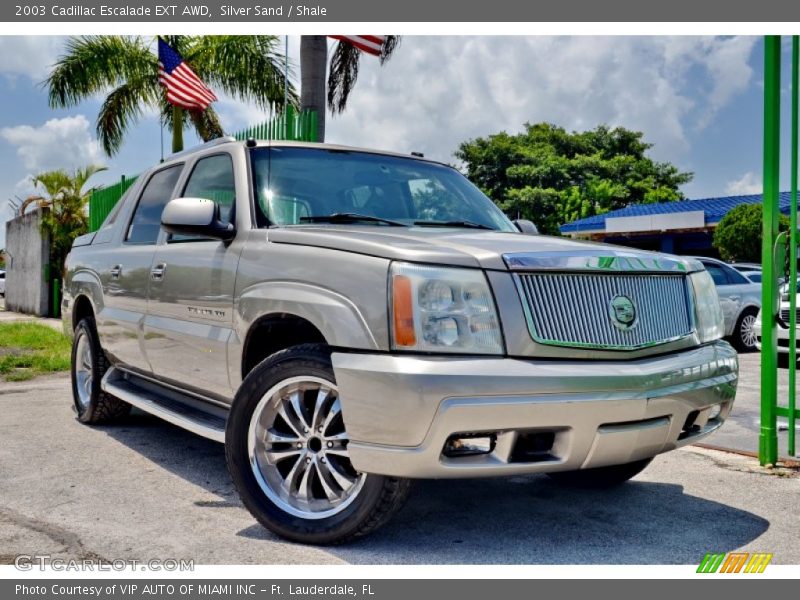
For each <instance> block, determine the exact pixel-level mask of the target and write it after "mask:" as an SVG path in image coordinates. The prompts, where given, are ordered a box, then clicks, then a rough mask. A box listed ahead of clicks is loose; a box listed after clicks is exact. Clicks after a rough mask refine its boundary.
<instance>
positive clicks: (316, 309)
mask: <svg viewBox="0 0 800 600" xmlns="http://www.w3.org/2000/svg"><path fill="white" fill-rule="evenodd" d="M99 29H100V28H99V27H98V31H99ZM166 29H167V30H168V28H166ZM388 29H391V28H388ZM147 30H148V31H149V29H147ZM215 33H219V32H215ZM798 50H799V44H798V39H797V38H796V37H792V36H784V37H782V38H781V37H776V36H767V37H763V36H760V35H743V36H699V35H697V36H675V37H671V36H651V35H642V36H624V35H615V36H568V35H559V36H541V35H539V36H533V35H525V36H516V35H515V36H500V35H485V36H475V35H471V36H466V35H460V36H433V35H414V34H404V35H288V36H284V35H272V34H263V35H230V34H224V35H218V34H215V35H210V34H209V35H203V34H202V33H193V34H191V35H188V34H182V35H161V36H157V35H144V34H143V35H132V34H131V32H130V31H128V32H127V33H126V34H125V35H88V34H75V35H63V36H55V35H42V36H29V35H25V36H12V35H5V36H0V54H2V56H3V57H4V60H3V61H0V96H1V97H2V98H3V101H2V103H3V107H4V110H3V111H0V184H1V186H2V189H3V191H4V193H5V196H4V197H3V199H2V200H3V202H2V203H1V205H0V214H1V215H2V221H3V222H4V227H2V228H0V236H2V237H0V248H3V250H2V254H0V257H1V258H0V260H2V263H0V269H2V270H0V294H2V298H0V302H1V303H2V304H0V306H2V310H0V403H2V407H3V418H2V419H0V439H2V440H3V442H2V445H1V446H0V473H2V474H3V475H2V483H0V564H4V565H6V566H5V567H0V569H3V571H2V574H3V576H4V577H5V576H7V577H9V578H14V577H21V576H26V577H28V578H30V577H33V576H35V575H36V574H42V573H51V574H52V573H53V572H66V571H68V570H69V569H70V568H71V567H73V570H75V571H76V572H80V573H82V574H83V575H84V576H88V577H91V576H92V573H91V572H90V571H87V570H86V569H88V568H95V567H96V571H99V570H103V569H104V570H106V571H110V572H112V573H114V574H117V575H119V576H122V575H123V574H125V573H127V574H128V575H130V574H131V573H136V572H140V573H144V574H145V575H149V574H152V573H154V572H156V571H158V572H159V573H161V574H162V576H163V575H164V574H165V573H166V574H168V575H169V576H172V575H175V576H176V577H178V576H181V574H182V573H183V574H185V573H187V572H193V571H194V570H195V569H198V570H199V569H201V568H202V567H203V566H206V565H277V564H281V565H300V564H314V565H343V564H347V565H376V564H379V565H485V566H492V565H494V566H498V565H525V566H530V567H531V568H534V567H535V566H536V565H574V564H581V565H604V566H605V567H607V568H613V566H614V565H624V566H629V567H630V568H631V569H633V568H638V567H633V566H632V565H650V566H652V565H673V566H676V567H675V570H674V571H670V572H671V573H674V575H675V576H676V577H690V578H698V577H699V578H705V579H709V578H712V579H713V578H714V577H717V578H718V579H720V580H723V579H725V578H724V577H719V576H720V575H721V574H730V575H731V577H733V576H736V577H738V578H751V579H752V578H758V577H759V575H761V577H762V578H764V579H766V578H767V577H769V575H770V573H771V572H772V573H775V571H776V570H777V571H778V572H781V569H784V568H789V567H785V566H787V565H796V564H798V562H800V550H799V549H798V546H797V544H796V540H797V539H799V538H800V521H798V519H797V512H798V510H797V509H798V508H800V500H798V498H800V496H799V495H798V472H797V467H798V463H797V462H796V459H795V454H796V447H795V432H796V417H797V414H798V413H797V409H796V400H795V399H796V387H797V378H796V363H797V355H796V331H797V294H798V291H799V290H800V288H798V283H797V281H798V278H797V210H796V206H797V194H796V188H797V177H796V173H797V152H796V148H797V112H798V111H797V92H798V85H797V72H798V55H799V54H800V52H799V51H798ZM79 564H80V565H82V566H78V565H79ZM87 565H88V567H87ZM140 569H141V571H140ZM96 571H95V572H96ZM530 572H531V573H533V571H530ZM542 572H543V571H542ZM784 572H785V571H784ZM790 572H791V571H790ZM328 573H331V572H330V571H329V572H328ZM344 573H345V575H347V572H344ZM519 573H522V572H519ZM519 573H518V574H519ZM642 573H645V574H647V573H651V572H650V571H646V570H645V571H642ZM622 574H623V572H622V571H620V575H622ZM795 574H796V572H795ZM294 575H298V573H295V574H294ZM255 576H259V575H255ZM262 576H263V575H262ZM299 576H301V577H308V576H309V575H308V574H306V575H299ZM340 576H341V575H340ZM408 576H409V577H415V575H413V574H411V573H409V574H408ZM262 587H264V589H265V590H266V591H264V593H265V594H266V593H269V594H271V595H279V594H280V593H281V592H275V591H274V590H272V588H269V587H268V586H266V585H264V586H262ZM259 589H260V588H259ZM270 590H272V591H270ZM23 592H24V590H23ZM23 592H20V591H19V590H18V591H17V593H18V594H20V593H23ZM352 592H353V593H352V594H351V595H369V594H368V593H367V592H364V591H363V589H362V587H361V586H360V585H359V586H356V587H355V588H353V590H352ZM47 593H50V592H47ZM104 593H106V594H110V593H111V592H109V591H108V590H106V592H104ZM115 593H116V592H115ZM336 593H339V592H336Z"/></svg>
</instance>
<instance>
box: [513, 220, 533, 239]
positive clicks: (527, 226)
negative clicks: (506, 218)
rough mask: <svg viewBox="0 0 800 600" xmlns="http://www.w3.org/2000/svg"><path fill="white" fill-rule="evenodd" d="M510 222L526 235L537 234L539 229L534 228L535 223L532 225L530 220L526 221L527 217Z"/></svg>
mask: <svg viewBox="0 0 800 600" xmlns="http://www.w3.org/2000/svg"><path fill="white" fill-rule="evenodd" d="M512 223H514V227H516V228H517V229H519V230H520V232H521V233H524V234H526V235H539V230H538V229H537V228H536V225H534V224H533V222H532V221H528V219H514V220H513V221H512Z"/></svg>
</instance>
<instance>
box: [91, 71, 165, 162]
mask: <svg viewBox="0 0 800 600" xmlns="http://www.w3.org/2000/svg"><path fill="white" fill-rule="evenodd" d="M158 89H159V88H158V77H157V76H156V74H155V72H154V73H153V74H152V75H151V76H149V77H144V78H141V77H139V78H136V79H129V80H128V81H126V82H125V83H122V84H120V85H119V87H117V88H116V89H115V90H113V91H112V92H111V93H110V94H109V95H108V96H107V97H106V99H105V101H104V102H103V105H102V106H101V107H100V113H99V114H98V115H97V126H96V130H97V137H98V139H99V140H100V144H101V145H102V146H103V151H104V152H105V153H106V154H107V155H108V156H113V155H114V154H116V153H117V151H118V150H119V148H120V146H122V142H123V140H124V138H125V133H126V132H127V131H128V128H129V127H130V126H131V125H132V124H134V123H136V121H138V120H139V119H140V118H141V116H142V113H143V111H144V108H145V107H146V106H148V105H150V106H152V105H157V104H158V96H157V94H158Z"/></svg>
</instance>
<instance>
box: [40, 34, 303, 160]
mask: <svg viewBox="0 0 800 600" xmlns="http://www.w3.org/2000/svg"><path fill="white" fill-rule="evenodd" d="M164 39H165V41H166V42H167V43H168V44H169V45H170V46H172V47H173V48H174V49H175V50H177V51H178V52H179V53H180V54H181V56H183V58H184V60H185V61H186V62H187V64H189V65H190V66H191V68H192V70H193V71H194V72H195V73H197V75H198V77H200V79H202V80H203V81H204V82H205V83H206V85H208V86H209V87H210V88H211V89H212V90H214V91H216V92H220V91H222V92H224V93H226V94H228V95H230V96H233V97H235V98H238V99H239V100H242V101H243V102H250V103H253V104H255V105H256V106H258V107H260V108H262V109H264V110H267V109H270V108H273V107H282V106H283V104H284V88H285V84H286V82H285V80H284V72H283V63H284V57H283V55H282V54H281V53H280V52H279V50H278V48H279V43H278V41H279V40H278V38H277V37H276V36H272V35H255V36H250V35H246V36H245V35H242V36H239V35H216V36H168V37H165V38H164ZM44 85H45V86H47V88H48V92H49V97H50V106H51V107H53V108H64V107H69V106H75V105H76V104H78V103H80V102H81V101H83V100H85V99H87V98H90V97H92V96H95V95H97V94H106V93H107V94H108V95H107V96H106V98H105V100H104V102H103V105H102V107H101V108H100V113H99V114H98V115H97V136H98V138H99V139H100V143H101V144H102V146H103V150H105V152H106V154H107V155H108V156H112V155H113V154H115V153H116V152H117V151H118V150H119V148H120V146H121V145H122V142H123V139H124V137H125V134H126V133H127V131H128V130H129V129H130V127H131V126H132V125H133V124H135V123H136V122H137V121H138V120H139V119H140V118H141V117H142V115H143V114H144V111H145V110H146V109H148V108H151V109H156V110H158V111H159V113H160V114H161V118H162V120H163V123H164V126H165V127H167V129H168V130H170V131H172V151H173V152H178V151H180V150H182V149H183V129H184V127H186V126H192V127H194V129H195V130H196V131H197V134H198V136H199V137H200V138H201V139H203V140H204V141H208V140H210V139H213V138H216V137H220V136H221V135H223V131H222V126H221V125H220V122H219V117H218V115H217V113H216V111H215V110H214V109H213V108H212V107H209V108H208V109H207V110H205V111H187V110H184V109H182V108H180V107H177V106H172V105H171V104H169V103H168V102H167V100H166V96H165V94H164V89H163V87H162V86H161V85H160V84H159V82H158V56H156V54H155V53H154V52H153V51H152V50H151V40H149V39H146V38H143V37H141V36H134V37H127V36H80V37H73V38H71V39H70V40H69V41H68V42H67V51H66V54H64V55H63V56H61V57H60V58H59V59H58V61H57V62H56V64H55V65H54V67H53V71H52V72H51V73H50V77H48V78H47V79H46V80H45V82H44ZM288 89H289V93H288V101H289V102H290V103H293V104H296V103H297V95H296V93H295V91H294V88H293V87H291V85H290V86H289V88H288Z"/></svg>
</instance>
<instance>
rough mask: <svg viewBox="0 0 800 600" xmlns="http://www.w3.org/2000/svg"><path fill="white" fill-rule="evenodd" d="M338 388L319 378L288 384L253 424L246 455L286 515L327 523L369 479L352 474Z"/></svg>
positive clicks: (264, 402) (269, 398) (277, 389)
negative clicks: (322, 520)
mask: <svg viewBox="0 0 800 600" xmlns="http://www.w3.org/2000/svg"><path fill="white" fill-rule="evenodd" d="M348 441H349V439H348V437H347V432H346V431H345V428H344V421H343V420H342V410H341V405H340V403H339V395H338V391H337V389H336V385H334V384H333V383H331V382H330V381H327V380H325V379H321V378H318V377H311V376H303V377H292V378H289V379H285V380H283V381H281V382H280V383H278V384H277V385H275V386H273V387H272V388H270V389H269V390H268V391H267V393H266V394H264V396H263V397H262V398H261V400H260V401H259V403H258V405H257V406H256V408H255V410H254V411H253V415H252V417H251V419H250V427H249V429H248V436H247V452H248V457H249V459H250V467H251V469H252V470H253V474H254V475H255V478H256V481H258V484H259V486H260V487H261V490H262V491H263V492H264V494H266V495H267V497H268V498H269V499H270V500H271V501H272V502H273V503H275V504H276V505H277V506H278V507H279V508H281V509H282V510H284V511H285V512H287V513H289V514H292V515H294V516H297V517H301V518H303V519H323V518H326V517H330V516H333V515H335V514H337V513H339V512H341V511H342V510H344V509H345V508H346V507H347V506H348V505H349V504H350V503H351V502H352V501H353V500H355V498H356V496H358V493H359V492H360V491H361V488H362V487H363V485H364V481H365V479H366V475H365V474H363V473H357V472H356V471H355V469H353V465H352V464H351V462H350V457H349V455H348V453H347V443H348Z"/></svg>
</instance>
